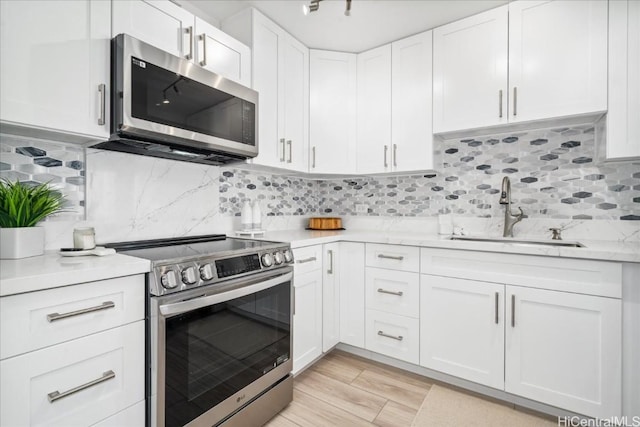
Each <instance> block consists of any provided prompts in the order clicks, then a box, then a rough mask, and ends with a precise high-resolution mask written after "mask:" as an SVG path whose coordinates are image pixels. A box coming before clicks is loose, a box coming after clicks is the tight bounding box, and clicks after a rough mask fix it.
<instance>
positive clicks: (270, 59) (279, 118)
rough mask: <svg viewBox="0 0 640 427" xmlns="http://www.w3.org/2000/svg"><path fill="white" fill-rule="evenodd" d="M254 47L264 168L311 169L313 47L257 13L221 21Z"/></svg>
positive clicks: (260, 160) (252, 11)
mask: <svg viewBox="0 0 640 427" xmlns="http://www.w3.org/2000/svg"><path fill="white" fill-rule="evenodd" d="M222 29H223V30H224V31H226V32H227V33H229V34H231V35H232V36H234V37H236V38H238V39H239V40H240V41H242V42H243V43H246V44H248V45H250V46H251V50H252V55H253V60H252V79H253V80H252V81H253V84H252V87H253V89H254V90H256V91H258V93H259V94H260V98H259V102H258V143H259V151H260V154H259V155H258V157H256V158H255V159H253V162H254V163H256V164H259V165H264V166H272V167H278V168H284V169H290V170H295V171H303V172H306V171H308V160H307V159H308V157H309V156H308V148H309V49H307V48H306V47H305V46H304V45H303V44H302V43H300V42H299V41H297V40H296V39H294V38H293V37H292V36H291V35H289V34H288V33H287V32H285V31H284V30H283V29H282V28H280V27H279V26H278V25H276V24H275V23H274V22H273V21H271V20H270V19H268V18H267V17H265V16H264V15H262V14H261V13H260V12H258V11H257V10H255V9H246V10H244V11H242V12H240V13H238V14H236V15H234V16H232V17H230V18H228V19H226V20H225V21H224V22H223V23H222Z"/></svg>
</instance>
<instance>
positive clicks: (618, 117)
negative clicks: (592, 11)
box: [606, 0, 640, 159]
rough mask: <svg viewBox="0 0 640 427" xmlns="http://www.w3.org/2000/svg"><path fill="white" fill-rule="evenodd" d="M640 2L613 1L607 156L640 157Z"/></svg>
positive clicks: (611, 7)
mask: <svg viewBox="0 0 640 427" xmlns="http://www.w3.org/2000/svg"><path fill="white" fill-rule="evenodd" d="M638 76H640V2H638V1H633V0H629V1H611V2H609V111H608V113H607V150H606V158H607V159H621V158H630V157H640V121H639V120H638V117H640V78H638Z"/></svg>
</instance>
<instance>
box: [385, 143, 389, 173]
mask: <svg viewBox="0 0 640 427" xmlns="http://www.w3.org/2000/svg"><path fill="white" fill-rule="evenodd" d="M387 151H389V147H388V146H386V145H385V146H384V167H385V168H386V167H388V166H389V164H387Z"/></svg>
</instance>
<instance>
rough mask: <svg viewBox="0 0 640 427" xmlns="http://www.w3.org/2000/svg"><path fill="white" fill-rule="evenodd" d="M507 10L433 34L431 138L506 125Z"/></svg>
mask: <svg viewBox="0 0 640 427" xmlns="http://www.w3.org/2000/svg"><path fill="white" fill-rule="evenodd" d="M508 14H509V9H508V6H503V7H499V8H496V9H493V10H490V11H488V12H485V13H481V14H478V15H474V16H471V17H469V18H466V19H462V20H460V21H456V22H453V23H451V24H448V25H445V26H442V27H439V28H436V29H435V30H433V113H434V114H433V130H434V132H435V133H440V132H448V131H452V130H459V129H470V128H476V127H484V126H492V125H498V124H501V123H506V122H507V89H508V88H507V54H508V40H507V38H508Z"/></svg>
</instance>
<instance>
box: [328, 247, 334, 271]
mask: <svg viewBox="0 0 640 427" xmlns="http://www.w3.org/2000/svg"><path fill="white" fill-rule="evenodd" d="M327 255H329V268H328V269H327V274H333V251H332V250H331V249H329V250H328V251H327Z"/></svg>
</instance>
